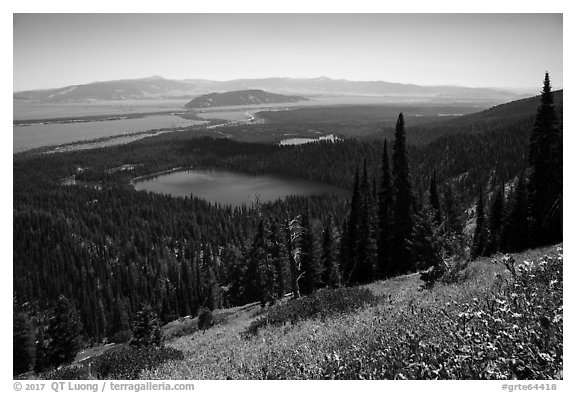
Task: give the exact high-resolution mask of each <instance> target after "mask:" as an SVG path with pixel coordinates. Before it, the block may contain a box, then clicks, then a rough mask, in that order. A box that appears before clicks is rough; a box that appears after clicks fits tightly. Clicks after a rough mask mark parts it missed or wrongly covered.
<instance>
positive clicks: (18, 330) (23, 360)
mask: <svg viewBox="0 0 576 393" xmlns="http://www.w3.org/2000/svg"><path fill="white" fill-rule="evenodd" d="M12 322H13V324H12V351H13V352H12V355H13V356H12V367H13V369H12V374H13V375H19V374H22V373H25V372H26V371H28V370H29V369H30V364H31V363H32V358H31V356H30V320H29V319H28V315H27V314H25V313H24V312H22V311H17V310H14V311H13V313H12Z"/></svg>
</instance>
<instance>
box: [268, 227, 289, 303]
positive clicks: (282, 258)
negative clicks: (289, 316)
mask: <svg viewBox="0 0 576 393" xmlns="http://www.w3.org/2000/svg"><path fill="white" fill-rule="evenodd" d="M270 257H271V258H272V263H273V265H274V285H275V286H274V295H275V297H276V298H277V299H282V298H283V297H284V294H286V292H288V280H287V278H288V275H289V272H288V266H287V265H288V263H287V259H288V258H287V255H286V246H285V245H284V241H283V239H282V233H281V227H280V225H278V224H277V223H276V222H273V223H272V227H271V228H270Z"/></svg>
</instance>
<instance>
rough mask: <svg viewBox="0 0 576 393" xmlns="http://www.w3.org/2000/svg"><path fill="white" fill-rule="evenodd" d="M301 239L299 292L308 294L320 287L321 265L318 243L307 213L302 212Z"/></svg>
mask: <svg viewBox="0 0 576 393" xmlns="http://www.w3.org/2000/svg"><path fill="white" fill-rule="evenodd" d="M301 225H302V241H301V247H300V272H301V275H302V276H301V278H300V282H299V286H300V293H301V294H302V295H309V294H311V293H312V292H314V291H315V290H316V289H318V288H320V282H321V266H320V261H319V258H318V251H317V250H318V244H317V241H316V236H315V235H314V231H313V229H312V224H311V222H310V218H309V216H308V213H307V212H306V213H304V214H302V224H301Z"/></svg>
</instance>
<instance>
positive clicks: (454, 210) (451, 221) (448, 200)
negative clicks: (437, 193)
mask: <svg viewBox="0 0 576 393" xmlns="http://www.w3.org/2000/svg"><path fill="white" fill-rule="evenodd" d="M443 212H444V221H443V223H442V229H443V231H444V233H445V234H448V235H453V236H460V235H461V234H462V230H463V227H464V223H463V222H462V219H461V208H460V206H459V205H458V202H457V201H456V199H455V198H454V189H453V188H452V186H451V185H450V184H447V185H446V186H445V187H444V209H443Z"/></svg>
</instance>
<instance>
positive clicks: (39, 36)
mask: <svg viewBox="0 0 576 393" xmlns="http://www.w3.org/2000/svg"><path fill="white" fill-rule="evenodd" d="M546 70H548V71H549V72H550V75H551V79H552V83H553V86H554V88H559V87H562V84H563V79H562V15H561V14H16V15H14V91H20V90H29V89H37V88H49V87H61V86H66V85H72V84H83V83H89V82H94V81H103V80H113V79H126V78H141V77H146V76H152V75H161V76H163V77H165V78H173V79H186V78H204V79H215V80H228V79H239V78H261V77H270V76H281V77H284V76H286V77H298V78H299V77H317V76H322V75H323V76H328V77H331V78H344V79H351V80H384V81H390V82H402V83H415V84H423V85H438V84H453V85H463V86H473V87H476V86H490V87H522V88H524V87H527V88H539V87H540V86H541V83H542V79H543V75H544V72H545V71H546Z"/></svg>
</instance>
